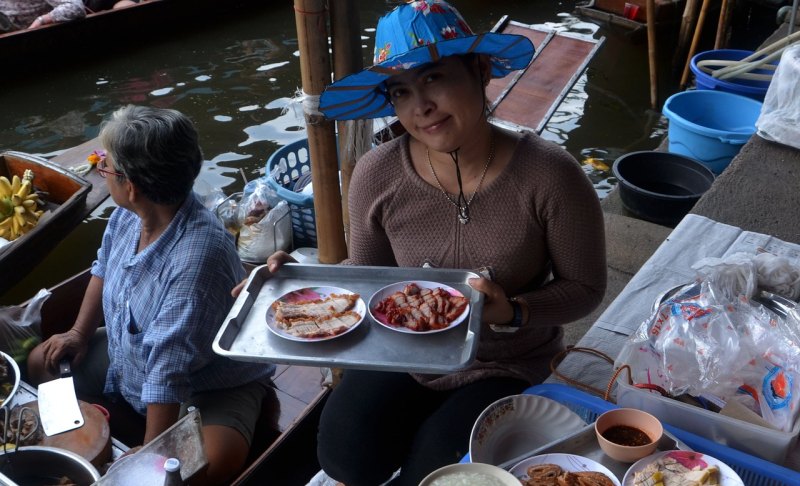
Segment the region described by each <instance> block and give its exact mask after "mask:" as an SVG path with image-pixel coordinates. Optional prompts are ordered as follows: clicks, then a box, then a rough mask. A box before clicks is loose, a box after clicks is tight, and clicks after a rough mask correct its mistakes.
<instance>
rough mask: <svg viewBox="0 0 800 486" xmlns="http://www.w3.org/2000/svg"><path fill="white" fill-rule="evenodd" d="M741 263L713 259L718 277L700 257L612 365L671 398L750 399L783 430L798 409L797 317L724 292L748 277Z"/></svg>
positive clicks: (799, 342) (799, 349)
mask: <svg viewBox="0 0 800 486" xmlns="http://www.w3.org/2000/svg"><path fill="white" fill-rule="evenodd" d="M733 261H738V263H732V262H733ZM747 261H750V262H752V259H750V260H746V259H744V258H743V257H742V256H741V255H738V256H736V257H734V258H729V259H728V260H727V261H723V260H720V261H719V262H717V264H718V265H719V267H718V268H717V269H718V270H719V272H716V271H714V270H713V269H714V265H712V264H711V261H708V260H707V261H704V262H702V264H701V265H697V267H698V268H700V269H701V270H702V271H704V272H705V274H701V275H700V277H699V280H698V281H697V282H696V283H693V284H690V285H687V286H685V287H683V288H681V289H680V290H679V291H678V292H677V293H676V294H675V295H674V296H673V297H671V298H669V299H667V300H666V301H665V302H663V303H662V304H661V305H660V306H659V308H658V310H657V311H656V312H654V313H653V314H652V315H651V316H650V317H649V318H648V319H647V320H645V322H643V323H642V325H641V326H640V327H639V328H638V329H637V331H636V332H634V333H633V334H632V335H631V336H630V337H629V339H628V341H626V343H625V345H624V346H623V349H622V351H621V352H620V354H619V355H618V357H617V360H616V361H615V366H616V367H617V368H619V367H621V366H622V365H625V364H627V365H629V366H630V367H631V377H632V379H633V381H634V383H646V384H649V385H656V386H659V387H661V388H663V389H664V390H666V392H668V394H669V395H671V396H679V395H683V394H688V395H691V396H694V397H706V398H709V399H710V400H711V401H714V402H717V403H721V404H723V405H724V404H725V402H727V401H728V400H734V399H735V400H739V398H737V397H738V396H740V395H742V394H747V395H750V396H751V397H752V398H753V402H754V403H756V404H757V408H758V412H759V413H760V415H761V417H762V418H763V419H765V420H766V421H767V422H768V423H770V424H771V425H772V426H774V427H775V428H777V429H780V430H783V431H790V430H791V429H792V425H793V424H794V422H795V420H796V419H797V414H798V406H799V405H800V336H798V332H797V329H798V327H799V326H800V320H798V319H797V316H798V314H797V312H790V313H789V316H788V317H787V318H786V319H783V318H780V317H778V316H776V315H775V314H773V313H771V312H770V311H768V310H767V309H765V308H764V307H763V306H761V305H760V304H758V303H756V302H753V301H751V300H750V299H749V298H748V296H747V295H746V294H745V293H738V294H736V292H735V291H732V289H734V288H741V287H742V282H745V284H744V285H743V287H744V288H747V286H748V282H749V281H750V280H752V279H753V276H752V274H751V275H747V271H745V270H743V268H746V267H747V265H746V263H747ZM698 263H701V262H698ZM751 270H752V268H751ZM742 275H745V276H744V278H743V277H742ZM731 277H733V278H731ZM719 283H721V284H722V285H724V286H726V287H725V288H724V289H723V288H720V287H717V285H718V284H719ZM732 294H734V296H733V297H729V296H730V295H732Z"/></svg>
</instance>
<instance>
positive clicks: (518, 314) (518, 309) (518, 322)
mask: <svg viewBox="0 0 800 486" xmlns="http://www.w3.org/2000/svg"><path fill="white" fill-rule="evenodd" d="M508 303H509V304H511V310H513V311H514V317H512V318H511V320H510V321H508V322H507V323H505V324H489V328H490V329H491V330H492V331H494V332H517V331H518V330H519V328H520V327H522V305H521V304H520V303H519V302H517V299H516V298H515V297H511V298H510V299H508Z"/></svg>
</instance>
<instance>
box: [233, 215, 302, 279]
mask: <svg viewBox="0 0 800 486" xmlns="http://www.w3.org/2000/svg"><path fill="white" fill-rule="evenodd" d="M291 242H292V218H291V217H289V203H287V202H286V201H280V202H279V203H278V204H277V205H276V206H275V207H274V208H272V209H271V210H270V211H269V213H267V215H266V216H265V217H264V218H262V219H261V220H259V221H257V222H254V223H252V224H247V222H245V223H243V224H242V226H241V227H240V228H239V239H238V242H237V247H238V251H239V258H241V259H242V260H244V261H246V262H250V263H257V264H260V263H265V262H266V261H267V257H269V256H270V255H272V254H273V253H275V252H276V251H278V250H288V249H289V246H290V245H291Z"/></svg>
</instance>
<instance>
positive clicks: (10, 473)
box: [0, 446, 100, 486]
mask: <svg viewBox="0 0 800 486" xmlns="http://www.w3.org/2000/svg"><path fill="white" fill-rule="evenodd" d="M64 476H66V477H68V478H69V479H70V480H72V482H74V483H75V484H77V485H78V486H90V485H92V484H94V483H95V482H96V481H98V480H99V479H100V473H99V472H98V471H97V469H95V467H94V466H92V464H91V463H90V462H89V461H87V460H86V459H84V458H82V457H81V456H79V455H77V454H75V453H73V452H70V451H67V450H64V449H58V448H55V447H43V446H29V447H21V448H19V449H18V450H8V451H6V452H3V451H2V447H0V483H3V484H5V483H4V482H3V481H4V480H6V478H8V479H7V480H10V481H13V483H9V484H12V485H14V484H16V485H19V486H41V485H44V484H58V480H59V479H60V478H62V477H64ZM7 480H6V481H7Z"/></svg>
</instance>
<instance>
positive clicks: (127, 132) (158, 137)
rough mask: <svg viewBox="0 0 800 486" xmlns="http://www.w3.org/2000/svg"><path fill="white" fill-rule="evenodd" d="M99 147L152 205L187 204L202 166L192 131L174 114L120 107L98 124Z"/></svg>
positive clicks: (187, 122)
mask: <svg viewBox="0 0 800 486" xmlns="http://www.w3.org/2000/svg"><path fill="white" fill-rule="evenodd" d="M100 143H101V144H102V145H103V147H104V148H105V149H106V150H107V151H108V152H109V154H110V155H111V157H112V158H113V160H114V164H115V166H116V169H117V170H118V171H119V172H122V173H123V174H125V177H127V178H128V180H130V181H131V182H132V183H133V184H134V185H135V186H136V187H137V188H138V189H139V190H140V191H142V194H143V195H144V196H145V197H147V198H148V199H150V200H151V201H153V202H154V203H157V204H176V203H180V202H182V201H183V200H184V199H186V197H187V196H188V195H189V194H190V193H191V191H192V187H193V185H194V180H195V178H196V177H197V175H198V174H200V167H201V166H202V164H203V153H202V151H201V150H200V145H199V143H198V140H197V130H195V128H194V125H193V124H192V122H191V120H189V118H187V117H186V115H184V114H183V113H181V112H179V111H176V110H168V109H164V108H153V107H148V106H134V105H128V106H125V107H123V108H120V109H118V110H117V111H115V112H114V113H113V114H112V115H111V118H110V119H109V120H107V121H106V122H104V123H103V128H102V129H101V131H100Z"/></svg>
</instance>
